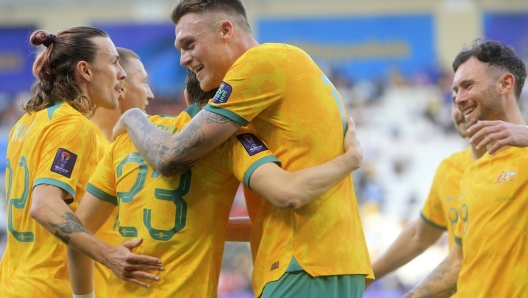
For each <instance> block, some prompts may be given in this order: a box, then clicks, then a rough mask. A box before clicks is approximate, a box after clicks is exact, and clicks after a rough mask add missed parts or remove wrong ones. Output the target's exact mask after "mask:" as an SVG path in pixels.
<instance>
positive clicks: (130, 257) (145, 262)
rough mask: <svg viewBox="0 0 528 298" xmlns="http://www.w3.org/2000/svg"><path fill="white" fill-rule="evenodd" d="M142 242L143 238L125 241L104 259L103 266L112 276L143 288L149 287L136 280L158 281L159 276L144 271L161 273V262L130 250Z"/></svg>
mask: <svg viewBox="0 0 528 298" xmlns="http://www.w3.org/2000/svg"><path fill="white" fill-rule="evenodd" d="M142 242H143V238H140V239H137V240H134V241H127V242H125V243H123V244H121V245H119V246H117V247H116V249H115V250H114V251H113V252H112V253H110V254H109V255H108V256H107V257H106V263H105V265H106V266H107V267H108V268H110V270H112V272H114V274H115V275H116V276H117V277H119V278H121V279H122V280H124V281H128V282H131V283H134V284H137V285H140V286H142V287H145V288H149V287H150V285H149V284H148V283H146V282H143V281H141V280H138V279H137V278H142V279H150V280H154V281H158V280H159V276H157V275H154V274H150V273H147V272H145V271H146V270H158V271H163V270H165V268H163V266H161V260H160V259H158V258H154V257H150V256H143V255H136V254H134V253H132V250H133V249H134V248H136V247H138V246H139V245H141V243H142Z"/></svg>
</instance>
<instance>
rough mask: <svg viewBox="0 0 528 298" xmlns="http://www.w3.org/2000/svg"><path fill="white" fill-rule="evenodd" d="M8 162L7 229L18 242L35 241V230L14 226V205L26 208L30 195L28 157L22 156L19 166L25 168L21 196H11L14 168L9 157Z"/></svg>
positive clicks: (18, 207)
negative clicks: (28, 230)
mask: <svg viewBox="0 0 528 298" xmlns="http://www.w3.org/2000/svg"><path fill="white" fill-rule="evenodd" d="M6 163H7V169H8V170H9V176H8V185H7V200H8V201H9V204H8V206H7V208H8V212H7V229H8V230H9V232H10V233H11V235H13V237H15V239H16V240H17V241H18V242H33V241H34V240H35V234H33V232H19V231H16V230H15V228H13V207H14V208H17V209H24V208H25V207H26V204H27V201H28V196H29V169H28V166H27V162H26V158H25V157H24V156H21V157H20V160H19V161H18V166H19V167H21V168H23V169H24V188H23V191H22V196H21V197H20V198H11V190H12V186H13V169H12V168H11V160H10V159H9V158H8V159H7V162H6Z"/></svg>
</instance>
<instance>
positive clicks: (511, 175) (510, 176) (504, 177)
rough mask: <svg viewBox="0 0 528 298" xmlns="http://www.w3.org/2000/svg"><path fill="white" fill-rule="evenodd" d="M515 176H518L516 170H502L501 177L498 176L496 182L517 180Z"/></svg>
mask: <svg viewBox="0 0 528 298" xmlns="http://www.w3.org/2000/svg"><path fill="white" fill-rule="evenodd" d="M515 176H517V173H515V172H514V171H508V172H505V171H502V172H501V173H500V175H499V177H497V179H496V180H495V183H494V184H500V183H506V182H513V181H514V180H515Z"/></svg>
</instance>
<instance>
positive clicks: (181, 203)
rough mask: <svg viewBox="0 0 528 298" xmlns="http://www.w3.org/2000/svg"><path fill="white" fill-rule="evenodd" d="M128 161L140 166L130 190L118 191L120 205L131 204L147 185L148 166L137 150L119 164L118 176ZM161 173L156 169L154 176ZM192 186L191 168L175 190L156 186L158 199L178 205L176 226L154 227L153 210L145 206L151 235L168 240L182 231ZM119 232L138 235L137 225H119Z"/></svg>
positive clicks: (144, 212)
mask: <svg viewBox="0 0 528 298" xmlns="http://www.w3.org/2000/svg"><path fill="white" fill-rule="evenodd" d="M127 163H136V164H138V166H139V169H138V173H137V177H136V182H135V183H134V185H132V187H131V188H130V190H129V191H127V192H117V200H118V203H119V205H121V204H123V203H124V204H129V203H131V202H132V200H133V199H134V198H135V197H136V195H137V194H138V193H139V191H140V190H141V189H143V186H144V185H145V180H146V178H147V172H148V166H147V164H146V163H145V161H143V158H142V157H141V155H140V154H139V153H137V152H134V153H132V154H130V155H129V156H127V158H125V159H124V160H123V161H122V162H121V163H120V164H119V165H118V166H117V178H121V176H122V175H123V167H124V166H125V165H126V164H127ZM157 176H159V174H158V173H157V172H156V171H154V172H153V173H152V177H157ZM190 186H191V170H189V171H187V172H185V173H184V174H183V175H181V177H180V184H179V186H178V187H177V188H176V189H174V190H167V189H160V188H156V189H155V190H154V197H155V198H156V199H158V200H162V201H169V202H172V203H174V205H175V206H176V215H175V217H174V226H173V227H172V228H171V229H169V230H160V229H155V228H153V227H152V224H151V221H152V210H151V209H147V208H144V209H143V224H144V225H145V227H146V228H147V230H148V231H149V234H150V236H151V237H152V238H153V239H155V240H161V241H168V240H170V239H171V238H172V237H173V236H174V235H175V234H176V233H178V232H179V231H181V230H182V229H183V228H184V227H185V223H186V219H187V202H185V200H184V199H183V197H184V196H185V195H186V194H187V193H188V192H189V188H190ZM119 233H120V234H121V236H123V237H137V236H138V232H137V229H136V228H135V227H131V226H121V225H120V226H119Z"/></svg>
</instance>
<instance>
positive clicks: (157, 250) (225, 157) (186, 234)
mask: <svg viewBox="0 0 528 298" xmlns="http://www.w3.org/2000/svg"><path fill="white" fill-rule="evenodd" d="M199 110H200V109H199V108H198V107H197V106H195V105H191V106H190V107H189V108H187V109H186V110H185V112H183V113H182V114H180V116H178V117H177V118H169V117H160V116H151V117H149V119H150V121H151V122H152V123H153V124H155V125H157V126H158V127H159V128H161V129H164V130H166V131H168V132H171V133H178V132H179V131H181V130H182V129H183V128H184V126H185V125H186V124H187V123H188V122H189V121H190V120H191V117H192V116H193V115H195V114H196V113H197V112H198V111H199ZM267 162H278V160H277V159H276V158H275V157H274V156H273V155H272V154H271V152H270V151H269V150H268V149H267V147H266V145H265V144H264V143H263V142H262V141H260V140H259V139H258V138H257V137H256V136H255V135H254V134H253V133H252V132H250V131H248V130H241V131H239V132H237V134H236V135H235V136H234V137H232V138H231V139H230V140H228V141H227V142H226V143H225V144H223V145H221V146H220V147H219V148H217V149H215V150H214V151H213V152H212V153H210V154H209V155H207V156H206V157H203V158H202V159H200V160H199V161H198V162H197V163H196V164H195V165H193V166H192V167H191V169H190V170H189V171H187V172H186V173H184V174H183V175H181V176H176V177H170V178H168V177H163V176H160V174H159V173H158V172H157V171H155V170H154V169H153V168H151V167H150V166H149V165H148V164H147V163H146V162H145V161H144V160H143V158H142V157H141V155H140V154H139V153H138V152H137V149H136V148H135V146H134V145H133V143H132V141H131V140H130V138H129V136H128V134H122V135H120V136H119V137H118V138H117V139H116V141H115V142H114V143H113V144H112V145H111V147H110V150H109V151H108V152H107V154H106V155H105V157H104V158H103V160H102V161H101V162H100V163H99V165H98V167H97V169H96V171H95V173H94V175H93V176H92V178H91V179H90V183H89V185H88V189H87V191H89V192H90V193H92V194H94V195H95V196H97V197H98V198H100V199H102V200H105V201H108V202H111V203H113V204H116V205H117V206H118V207H119V227H118V229H119V233H120V235H121V237H122V239H123V241H124V240H133V239H136V238H140V237H141V238H143V239H144V242H143V244H141V245H140V246H139V247H138V248H136V249H134V253H137V254H144V255H150V256H154V257H157V258H160V259H161V260H162V261H163V266H164V267H165V270H164V271H162V272H154V273H155V274H159V276H160V281H158V282H152V283H151V284H152V287H151V288H150V289H146V288H143V287H140V286H137V285H135V284H132V283H126V282H124V281H122V280H121V279H119V278H117V277H115V276H114V275H112V276H111V277H110V280H109V284H108V292H107V296H108V297H157V298H161V297H216V295H217V287H218V279H219V275H220V268H221V263H222V254H223V249H224V241H225V237H226V229H227V223H228V219H229V212H230V209H231V205H232V202H233V198H234V196H235V194H236V192H237V189H238V186H239V185H240V181H244V182H245V183H246V184H247V181H249V178H250V177H251V174H252V173H253V171H254V170H255V169H256V168H257V167H258V166H260V165H262V164H264V163H267ZM235 165H236V167H235ZM239 180H240V181H239Z"/></svg>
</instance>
